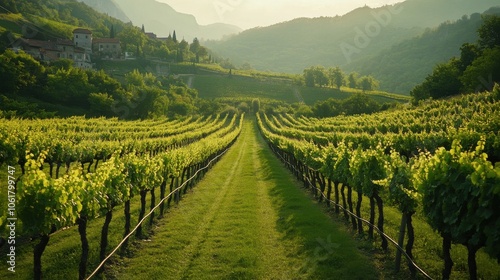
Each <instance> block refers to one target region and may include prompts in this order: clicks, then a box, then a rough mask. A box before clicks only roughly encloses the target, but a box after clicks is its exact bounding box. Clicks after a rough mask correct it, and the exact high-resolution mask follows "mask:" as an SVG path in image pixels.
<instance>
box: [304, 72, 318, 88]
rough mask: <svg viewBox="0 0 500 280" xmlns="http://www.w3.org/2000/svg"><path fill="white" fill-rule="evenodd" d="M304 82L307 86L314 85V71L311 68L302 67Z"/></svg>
mask: <svg viewBox="0 0 500 280" xmlns="http://www.w3.org/2000/svg"><path fill="white" fill-rule="evenodd" d="M303 75H304V82H305V84H306V86H308V87H314V84H315V82H314V72H313V70H312V69H311V68H309V69H304V74H303Z"/></svg>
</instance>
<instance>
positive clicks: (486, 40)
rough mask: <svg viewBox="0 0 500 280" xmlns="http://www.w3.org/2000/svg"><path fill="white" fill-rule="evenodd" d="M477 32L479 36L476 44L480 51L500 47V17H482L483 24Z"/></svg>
mask: <svg viewBox="0 0 500 280" xmlns="http://www.w3.org/2000/svg"><path fill="white" fill-rule="evenodd" d="M477 32H478V34H479V41H478V42H479V47H480V48H481V49H486V48H494V47H498V46H500V16H497V15H486V16H484V22H483V24H482V25H481V27H479V29H478V31H477Z"/></svg>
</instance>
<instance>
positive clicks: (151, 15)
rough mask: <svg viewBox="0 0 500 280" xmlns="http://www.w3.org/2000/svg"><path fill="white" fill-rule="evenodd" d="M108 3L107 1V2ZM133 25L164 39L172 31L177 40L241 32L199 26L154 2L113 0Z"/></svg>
mask: <svg viewBox="0 0 500 280" xmlns="http://www.w3.org/2000/svg"><path fill="white" fill-rule="evenodd" d="M107 1H109V0H107ZM114 1H115V2H116V3H117V4H118V6H119V7H120V8H121V9H122V10H123V11H124V13H125V14H126V15H127V16H128V18H130V20H131V21H132V22H133V24H134V25H137V26H141V25H142V24H144V27H145V28H146V31H148V32H154V33H156V34H157V35H158V36H160V37H166V36H168V35H169V34H171V33H172V32H173V31H174V30H175V31H176V34H177V36H180V37H178V38H179V39H181V38H185V39H186V40H188V41H191V40H192V39H193V38H194V37H197V38H199V39H220V38H222V37H223V36H224V35H228V34H233V33H237V32H239V31H241V29H240V28H239V27H237V26H233V25H229V24H223V23H216V24H210V25H199V24H198V22H197V21H196V18H195V17H194V16H193V15H190V14H184V13H180V12H177V11H176V10H174V9H173V8H172V7H171V6H169V5H168V4H165V3H160V2H157V1H156V0H142V1H137V0H114Z"/></svg>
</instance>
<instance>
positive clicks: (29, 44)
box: [12, 28, 121, 69]
mask: <svg viewBox="0 0 500 280" xmlns="http://www.w3.org/2000/svg"><path fill="white" fill-rule="evenodd" d="M12 48H13V49H14V50H23V51H24V52H26V53H28V54H30V55H31V56H33V57H34V58H36V59H39V60H41V61H45V62H48V63H50V62H52V61H55V60H58V59H70V60H72V61H73V66H75V67H79V68H83V69H92V60H91V55H92V53H93V49H94V52H95V54H96V55H99V56H102V57H105V58H120V57H121V47H120V40H118V39H114V38H96V39H93V38H92V31H90V30H88V29H84V28H77V29H75V30H73V40H68V39H57V40H55V41H41V40H35V39H25V38H19V39H17V40H16V41H15V42H14V43H13V45H12Z"/></svg>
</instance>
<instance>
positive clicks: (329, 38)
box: [206, 0, 498, 94]
mask: <svg viewBox="0 0 500 280" xmlns="http://www.w3.org/2000/svg"><path fill="white" fill-rule="evenodd" d="M495 5H498V3H497V2H496V1H477V2H474V4H472V3H471V2H467V1H449V0H441V1H427V0H410V1H405V2H402V3H400V4H396V5H394V6H385V7H381V8H376V9H372V8H370V7H366V6H365V7H362V8H358V9H356V10H354V11H352V12H350V13H348V14H346V15H344V16H337V17H321V18H314V19H308V18H301V19H295V20H292V21H289V22H285V23H281V24H276V25H273V26H269V27H263V28H254V29H250V30H247V31H244V32H242V33H240V34H239V35H237V36H233V37H231V38H229V39H228V40H225V41H221V42H207V43H206V44H207V46H208V47H210V48H211V49H212V50H214V51H216V52H217V53H218V54H219V55H222V56H224V57H228V58H230V59H231V61H232V62H233V63H234V64H235V65H242V64H243V63H248V64H250V65H251V66H252V67H254V68H256V69H259V70H271V71H282V72H292V73H299V72H301V71H302V69H305V68H307V67H309V66H312V65H318V64H320V65H323V66H325V67H331V66H340V67H341V68H342V69H344V70H346V71H356V72H360V73H361V74H364V75H368V74H371V75H373V76H374V77H375V78H376V79H378V80H380V81H381V84H380V88H381V89H383V90H387V91H391V92H399V93H405V94H408V93H409V91H410V90H411V88H412V87H413V86H415V85H416V84H417V83H418V82H419V81H421V80H422V79H423V78H424V77H425V75H427V74H429V73H430V72H431V71H432V66H433V65H435V64H436V63H439V62H442V61H446V60H448V59H449V58H450V57H452V56H454V55H457V54H458V52H457V49H458V48H459V47H460V45H461V44H463V43H466V42H474V41H475V40H476V39H477V35H476V33H475V30H476V29H477V27H478V26H479V25H480V22H481V17H480V15H479V14H478V13H483V12H485V11H486V10H487V9H489V8H490V7H492V6H495ZM488 12H489V13H491V12H495V11H492V10H490V11H488Z"/></svg>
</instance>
